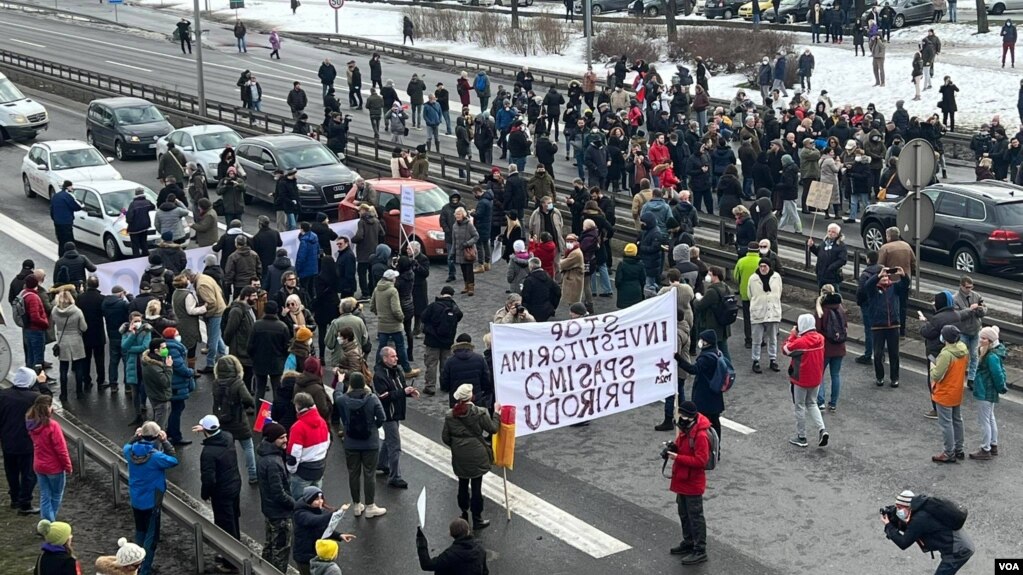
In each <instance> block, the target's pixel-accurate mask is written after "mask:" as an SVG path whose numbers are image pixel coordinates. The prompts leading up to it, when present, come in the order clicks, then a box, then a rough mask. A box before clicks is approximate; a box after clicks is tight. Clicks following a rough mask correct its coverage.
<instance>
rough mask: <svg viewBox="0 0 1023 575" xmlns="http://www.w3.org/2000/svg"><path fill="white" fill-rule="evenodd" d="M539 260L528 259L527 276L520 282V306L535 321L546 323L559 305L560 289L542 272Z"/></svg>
mask: <svg viewBox="0 0 1023 575" xmlns="http://www.w3.org/2000/svg"><path fill="white" fill-rule="evenodd" d="M542 266H543V264H541V263H540V259H539V258H535V257H534V258H529V275H527V276H526V279H524V280H522V305H523V306H524V307H525V308H526V310H527V311H528V312H529V314H530V315H532V316H533V317H534V318H536V321H547V320H548V319H550V317H551V316H552V315H554V311H555V310H557V309H558V305H559V304H560V303H561V288H560V287H558V284H556V283H554V280H553V279H551V276H549V275H547V272H545V271H543V267H542Z"/></svg>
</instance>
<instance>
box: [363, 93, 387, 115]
mask: <svg viewBox="0 0 1023 575" xmlns="http://www.w3.org/2000/svg"><path fill="white" fill-rule="evenodd" d="M366 109H367V110H369V117H370V118H376V119H378V120H379V119H380V118H382V117H383V116H384V98H383V96H381V95H380V94H372V95H370V97H369V98H366Z"/></svg>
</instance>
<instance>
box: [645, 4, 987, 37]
mask: <svg viewBox="0 0 1023 575" xmlns="http://www.w3.org/2000/svg"><path fill="white" fill-rule="evenodd" d="M983 1H984V0H981V2H983ZM677 12H678V0H668V13H667V14H665V15H664V17H665V25H666V26H667V28H668V42H671V43H673V44H674V43H675V42H678V26H676V25H675V14H676V13H677Z"/></svg>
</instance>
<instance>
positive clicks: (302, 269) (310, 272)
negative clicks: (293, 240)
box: [295, 232, 320, 278]
mask: <svg viewBox="0 0 1023 575" xmlns="http://www.w3.org/2000/svg"><path fill="white" fill-rule="evenodd" d="M319 260H320V239H319V238H318V237H316V234H315V233H313V232H309V233H307V234H299V236H298V255H296V256H295V273H296V274H298V277H300V278H307V277H310V276H314V275H316V274H318V273H320V261H319Z"/></svg>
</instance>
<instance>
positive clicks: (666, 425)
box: [654, 419, 675, 431]
mask: <svg viewBox="0 0 1023 575" xmlns="http://www.w3.org/2000/svg"><path fill="white" fill-rule="evenodd" d="M674 427H675V425H674V424H673V423H672V422H671V420H670V419H665V420H664V421H662V422H661V423H658V424H657V425H655V426H654V431H671V430H672V429H674Z"/></svg>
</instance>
